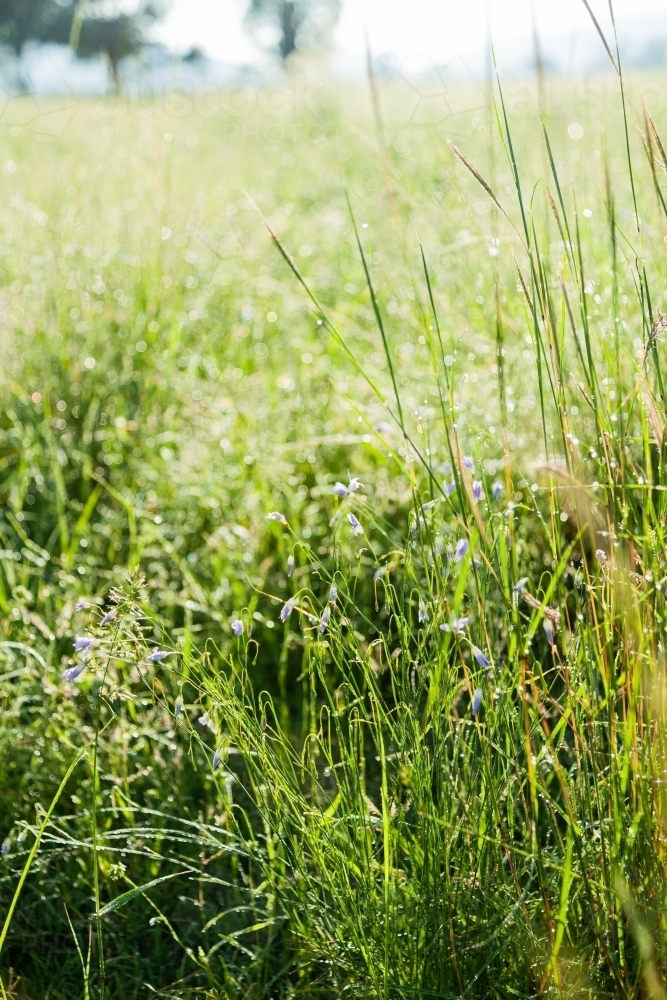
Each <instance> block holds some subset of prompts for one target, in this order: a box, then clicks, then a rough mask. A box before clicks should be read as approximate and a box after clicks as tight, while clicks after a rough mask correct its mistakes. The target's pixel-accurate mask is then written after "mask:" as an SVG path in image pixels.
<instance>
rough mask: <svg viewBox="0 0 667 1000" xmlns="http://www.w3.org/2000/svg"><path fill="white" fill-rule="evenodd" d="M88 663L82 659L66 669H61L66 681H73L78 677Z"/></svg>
mask: <svg viewBox="0 0 667 1000" xmlns="http://www.w3.org/2000/svg"><path fill="white" fill-rule="evenodd" d="M87 666H88V664H87V663H86V662H85V661H84V662H82V663H75V664H74V666H73V667H68V668H67V670H63V677H64V679H65V680H66V681H68V682H71V681H75V680H76V679H77V677H79V676H80V675H81V674H82V673H83V672H84V670H85V669H86V667H87Z"/></svg>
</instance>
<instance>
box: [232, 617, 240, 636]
mask: <svg viewBox="0 0 667 1000" xmlns="http://www.w3.org/2000/svg"><path fill="white" fill-rule="evenodd" d="M232 632H233V633H234V635H235V636H236V637H237V638H238V637H239V636H242V635H243V622H242V621H241V619H240V618H235V619H234V621H233V622H232Z"/></svg>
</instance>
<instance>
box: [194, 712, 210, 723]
mask: <svg viewBox="0 0 667 1000" xmlns="http://www.w3.org/2000/svg"><path fill="white" fill-rule="evenodd" d="M197 722H198V723H199V725H200V726H210V725H211V716H210V715H209V714H208V712H204V714H203V715H200V716H199V718H198V719H197Z"/></svg>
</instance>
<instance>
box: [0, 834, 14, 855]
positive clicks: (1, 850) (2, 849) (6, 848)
mask: <svg viewBox="0 0 667 1000" xmlns="http://www.w3.org/2000/svg"><path fill="white" fill-rule="evenodd" d="M11 849H12V842H11V840H10V839H9V837H5V839H4V840H3V842H2V844H0V854H9V852H10V851H11Z"/></svg>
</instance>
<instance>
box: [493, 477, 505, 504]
mask: <svg viewBox="0 0 667 1000" xmlns="http://www.w3.org/2000/svg"><path fill="white" fill-rule="evenodd" d="M504 492H505V487H504V486H503V484H502V483H499V482H498V480H496V482H495V483H492V484H491V496H492V497H493V499H494V500H497V499H498V497H499V496H500V495H501V493H504Z"/></svg>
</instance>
